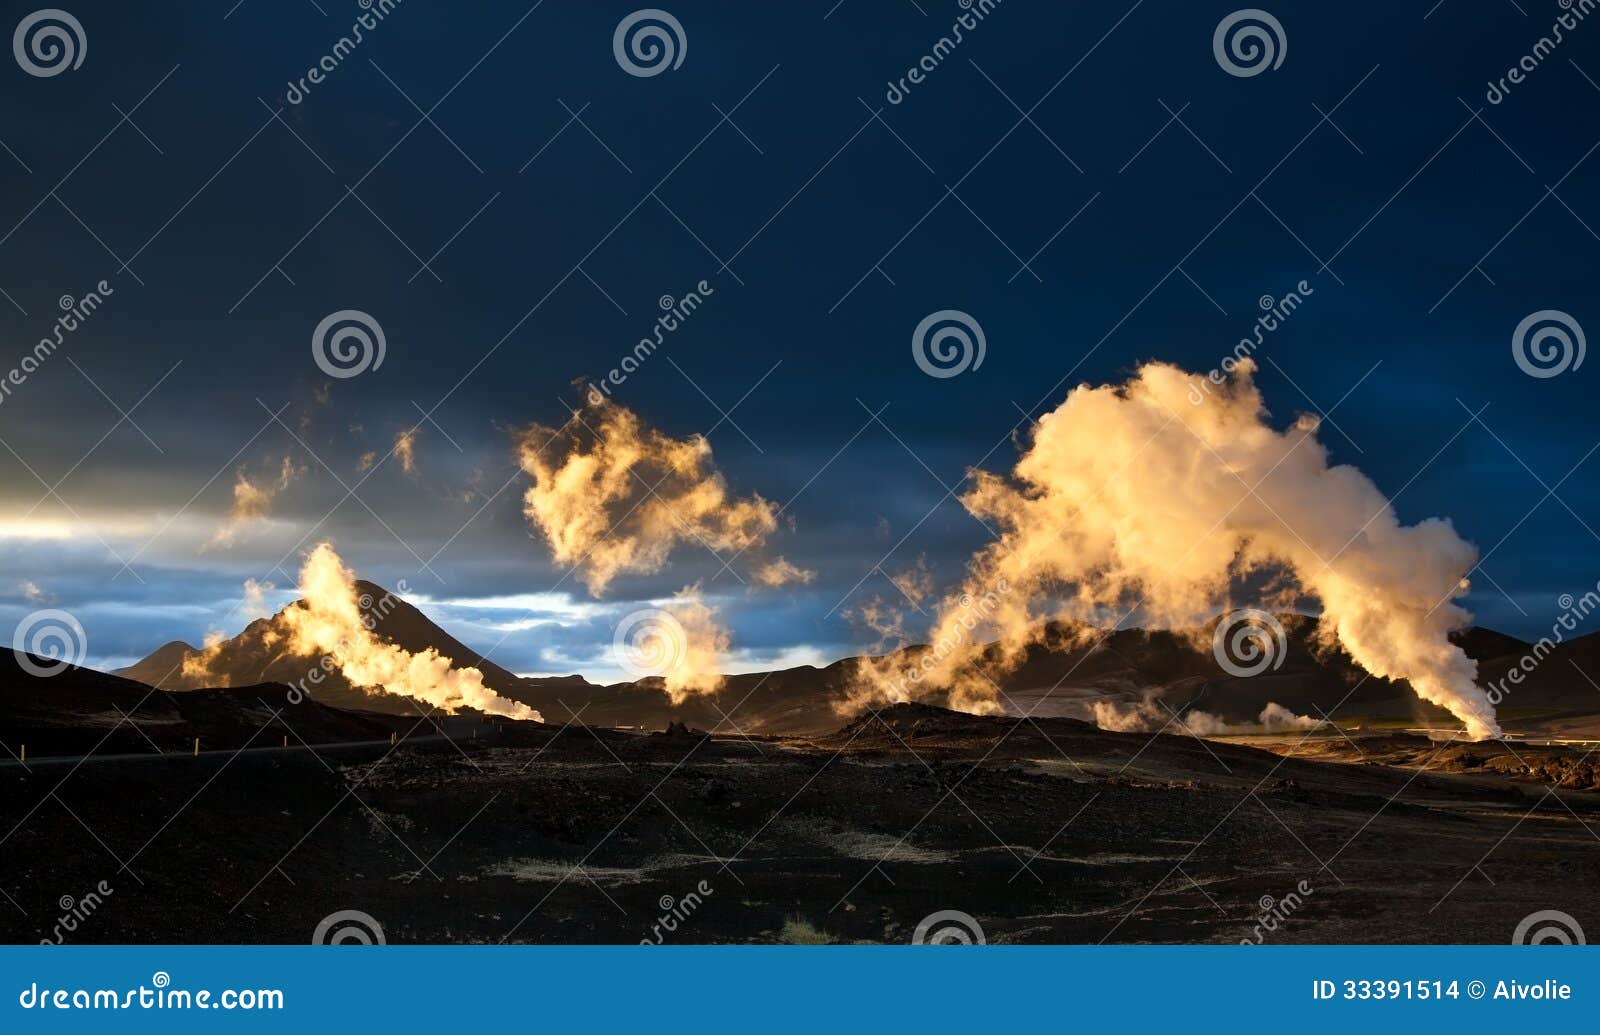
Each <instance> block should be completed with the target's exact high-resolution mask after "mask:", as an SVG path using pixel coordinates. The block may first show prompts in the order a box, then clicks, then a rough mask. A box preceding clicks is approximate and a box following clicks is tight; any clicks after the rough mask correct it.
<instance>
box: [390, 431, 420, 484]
mask: <svg viewBox="0 0 1600 1035" xmlns="http://www.w3.org/2000/svg"><path fill="white" fill-rule="evenodd" d="M394 458H395V459H396V460H398V461H400V470H402V471H404V472H405V473H406V474H416V473H417V429H416V428H407V429H406V430H404V431H400V432H397V433H396V434H395V436H394Z"/></svg>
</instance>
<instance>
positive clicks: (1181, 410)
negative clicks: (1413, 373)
mask: <svg viewBox="0 0 1600 1035" xmlns="http://www.w3.org/2000/svg"><path fill="white" fill-rule="evenodd" d="M1253 371H1254V365H1253V364H1252V363H1251V362H1250V361H1249V360H1248V359H1246V360H1243V361H1240V362H1239V363H1238V364H1237V368H1236V373H1235V376H1234V378H1233V379H1232V380H1231V381H1228V382H1224V383H1222V384H1220V385H1216V384H1215V382H1210V383H1207V379H1206V378H1205V377H1204V376H1203V375H1201V376H1192V375H1190V374H1187V373H1185V372H1184V371H1182V370H1179V369H1178V368H1176V367H1173V366H1169V365H1166V364H1161V363H1151V364H1147V365H1146V366H1144V367H1142V368H1140V370H1139V371H1138V372H1137V374H1135V376H1134V377H1133V378H1132V379H1131V380H1130V381H1128V382H1127V383H1126V384H1122V385H1108V386H1101V387H1091V386H1088V385H1083V386H1080V387H1078V388H1075V389H1073V390H1072V391H1071V392H1070V393H1069V394H1068V395H1067V398H1066V400H1065V401H1064V402H1063V403H1062V404H1061V405H1060V406H1059V407H1057V408H1056V410H1055V411H1054V412H1052V413H1049V414H1046V415H1045V416H1044V417H1043V418H1041V419H1040V421H1039V422H1038V424H1037V425H1036V426H1035V427H1034V428H1033V431H1032V438H1031V442H1029V444H1028V445H1027V447H1026V449H1025V450H1024V452H1023V454H1022V456H1021V457H1020V459H1019V460H1018V462H1017V465H1016V467H1015V469H1014V470H1013V471H1012V472H1011V473H1010V474H1009V475H995V474H991V473H988V472H984V471H977V472H974V473H973V475H972V478H973V484H972V488H971V490H970V491H969V492H968V493H967V494H966V495H965V496H964V497H963V500H962V502H963V503H964V504H965V505H966V507H967V509H968V510H970V511H971V512H972V513H973V514H974V515H976V516H978V517H979V518H981V519H983V520H984V521H986V522H988V523H989V524H991V525H993V526H994V527H995V528H996V530H997V531H998V532H999V538H998V540H997V541H995V542H993V543H991V544H990V545H989V546H987V547H986V548H984V549H983V550H981V551H979V552H978V553H977V554H976V555H974V557H973V558H972V559H971V561H970V562H969V565H968V570H967V574H966V578H965V581H964V584H963V586H962V587H961V590H960V592H959V593H957V594H954V595H952V596H951V597H948V598H946V599H945V600H944V601H943V602H942V603H941V605H940V607H939V610H938V614H937V616H936V619H935V622H934V628H933V632H932V639H933V641H934V642H935V643H936V644H937V643H945V642H953V643H960V644H963V645H965V646H966V649H961V650H952V651H949V652H947V653H945V654H944V655H942V656H941V657H939V659H938V661H937V663H936V664H935V665H934V667H933V668H932V670H931V671H929V672H927V673H925V674H924V676H923V679H922V684H923V685H929V686H933V687H938V686H944V687H947V688H949V689H950V690H951V691H952V701H953V702H955V703H956V705H957V706H958V707H970V708H974V709H983V708H990V709H992V708H993V707H994V699H995V697H996V693H997V692H996V691H995V689H994V687H993V684H992V683H990V682H989V680H988V679H987V678H984V677H983V676H981V675H979V674H977V673H975V672H973V671H972V666H971V665H970V664H969V662H970V661H971V659H972V657H973V655H974V650H973V649H972V648H973V645H975V644H976V645H981V644H982V642H983V641H984V640H993V641H995V646H994V648H993V650H992V651H991V654H992V656H993V657H995V658H996V659H997V661H998V663H999V665H1000V666H1001V667H1005V666H1007V665H1009V664H1015V663H1016V662H1017V661H1019V660H1020V659H1021V657H1022V654H1023V652H1024V650H1025V649H1026V648H1027V647H1028V646H1029V645H1030V644H1034V643H1038V642H1041V637H1042V636H1043V635H1044V628H1045V623H1046V622H1047V620H1049V619H1071V620H1077V621H1087V622H1091V623H1096V624H1109V622H1108V619H1111V620H1120V619H1121V618H1122V617H1125V616H1126V615H1128V614H1131V613H1132V612H1133V611H1134V610H1139V611H1141V612H1142V615H1143V617H1142V620H1143V621H1144V623H1145V624H1147V625H1152V626H1157V625H1172V626H1181V625H1192V624H1195V623H1198V622H1200V621H1202V620H1204V619H1206V618H1207V617H1209V616H1210V615H1211V614H1214V613H1216V611H1217V610H1218V609H1219V608H1222V607H1226V606H1229V604H1230V602H1231V601H1230V595H1231V593H1232V591H1233V589H1234V587H1235V586H1236V585H1238V584H1239V582H1240V581H1241V580H1243V579H1250V580H1251V581H1252V583H1261V582H1265V583H1266V584H1268V585H1270V586H1272V587H1273V591H1272V592H1271V593H1270V594H1269V596H1270V597H1272V598H1273V599H1271V600H1267V601H1261V602H1262V603H1265V604H1272V603H1279V604H1285V605H1287V604H1291V603H1293V602H1294V601H1296V600H1299V599H1304V598H1307V597H1309V598H1315V600H1316V602H1317V603H1318V604H1319V605H1320V608H1321V614H1322V621H1321V622H1320V628H1322V629H1324V630H1328V633H1327V635H1328V636H1329V637H1330V638H1331V639H1334V640H1336V641H1337V644H1338V645H1339V646H1341V647H1343V648H1344V649H1345V650H1346V651H1347V652H1348V653H1349V654H1350V656H1351V657H1352V658H1354V660H1355V661H1356V662H1357V663H1358V664H1360V665H1361V666H1362V667H1364V668H1365V669H1366V670H1367V671H1368V672H1370V673H1372V674H1373V675H1375V676H1380V677H1387V678H1390V679H1404V680H1406V681H1408V682H1409V683H1410V685H1411V686H1412V687H1413V688H1414V689H1415V691H1416V692H1417V694H1418V695H1419V696H1420V697H1422V698H1423V699H1424V700H1427V701H1430V702H1432V703H1434V704H1437V705H1440V706H1442V707H1444V708H1446V709H1448V710H1449V711H1450V712H1451V713H1452V714H1454V715H1455V716H1456V717H1457V718H1458V719H1459V720H1460V721H1461V722H1462V723H1463V724H1464V725H1465V726H1466V729H1467V732H1468V733H1469V734H1470V735H1471V736H1473V737H1475V738H1484V737H1491V736H1497V735H1499V732H1500V729H1499V725H1498V724H1497V723H1496V721H1495V714H1494V707H1493V705H1492V704H1491V703H1490V702H1489V699H1488V697H1487V695H1486V694H1485V693H1484V691H1483V690H1482V689H1480V688H1479V687H1478V686H1477V685H1476V684H1475V682H1474V679H1475V677H1476V674H1477V665H1476V663H1475V662H1473V661H1472V660H1471V659H1469V658H1468V657H1467V656H1466V655H1465V654H1464V653H1463V652H1462V651H1461V649H1460V648H1458V647H1456V646H1455V645H1454V644H1452V643H1451V642H1450V641H1449V639H1448V633H1449V632H1450V631H1451V630H1453V629H1456V628H1460V627H1462V626H1464V625H1466V624H1467V623H1468V621H1469V620H1470V615H1468V614H1467V613H1466V611H1464V610H1463V609H1462V608H1461V607H1459V606H1458V605H1456V604H1455V603H1454V602H1453V599H1454V598H1455V597H1457V596H1460V595H1461V594H1462V593H1464V592H1465V590H1466V581H1465V579H1464V575H1465V574H1466V572H1468V571H1469V570H1470V569H1471V568H1472V566H1473V564H1474V563H1475V561H1476V559H1477V552H1476V550H1475V549H1474V548H1473V547H1472V546H1471V545H1470V544H1468V543H1466V542H1465V541H1463V540H1462V539H1461V537H1460V536H1458V535H1457V534H1456V532H1455V530H1454V528H1452V526H1451V524H1450V522H1449V521H1448V520H1445V519H1439V518H1429V519H1427V520H1425V521H1422V522H1420V523H1419V524H1416V525H1409V526H1408V525H1402V524H1401V523H1400V520H1399V518H1398V517H1397V516H1396V514H1395V512H1394V508H1393V507H1392V506H1391V504H1390V503H1389V501H1388V500H1387V499H1386V498H1385V497H1384V495H1383V494H1382V493H1381V492H1380V491H1379V490H1378V488H1377V487H1376V486H1375V485H1374V484H1373V483H1372V481H1371V480H1370V479H1368V478H1367V477H1366V476H1365V475H1364V474H1362V473H1361V472H1360V471H1358V470H1356V469H1355V468H1354V467H1350V466H1344V465H1341V466H1335V467H1330V466H1329V464H1328V454H1327V450H1326V449H1324V448H1323V446H1322V445H1321V444H1320V443H1319V442H1318V441H1317V439H1316V437H1315V436H1316V430H1317V425H1316V421H1315V420H1314V419H1310V418H1302V419H1301V420H1300V421H1299V422H1298V423H1296V424H1295V425H1293V426H1292V427H1290V428H1288V429H1286V430H1283V431H1278V430H1275V429H1274V428H1273V427H1272V426H1270V425H1269V424H1268V422H1267V417H1268V414H1267V411H1266V409H1265V407H1264V405H1263V403H1262V399H1261V395H1260V393H1259V391H1258V390H1257V389H1256V387H1255V385H1254V383H1253V381H1252V373H1253ZM1200 384H1204V385H1205V390H1204V391H1201V390H1200V389H1198V388H1197V387H1196V385H1200ZM997 586H1009V587H1010V591H1008V592H1005V593H1003V594H996V593H995V588H996V587H997ZM963 596H964V597H965V599H966V600H967V601H971V600H974V599H995V600H996V604H995V606H994V607H993V608H992V609H990V610H989V611H988V612H987V613H986V614H983V615H982V616H981V618H980V620H979V621H977V622H973V621H972V620H971V608H970V606H967V607H963V606H962V604H961V599H962V597H963ZM863 675H864V677H865V678H866V679H867V681H868V682H869V684H870V686H871V688H872V691H873V693H875V694H876V695H877V696H880V697H890V698H894V697H896V696H899V697H900V698H901V699H903V698H904V697H905V696H907V695H912V696H914V695H915V690H914V689H910V688H908V687H907V686H906V685H905V681H904V680H899V681H898V682H896V681H895V679H894V675H895V674H894V673H888V672H881V671H876V670H874V669H873V668H872V667H871V666H868V667H866V668H864V670H863Z"/></svg>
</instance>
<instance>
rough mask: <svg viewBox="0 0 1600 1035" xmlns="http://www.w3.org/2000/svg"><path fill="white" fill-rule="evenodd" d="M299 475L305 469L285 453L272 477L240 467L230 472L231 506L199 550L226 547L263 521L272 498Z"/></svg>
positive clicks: (303, 472)
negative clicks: (231, 487)
mask: <svg viewBox="0 0 1600 1035" xmlns="http://www.w3.org/2000/svg"><path fill="white" fill-rule="evenodd" d="M303 474H305V468H304V467H301V466H298V465H296V464H295V462H294V459H293V458H292V457H288V456H285V457H284V458H283V460H282V462H281V463H280V464H279V467H278V471H277V474H276V476H267V477H262V476H257V477H255V478H252V477H250V475H248V474H246V473H245V469H244V468H243V467H241V468H239V470H238V471H236V472H234V480H233V505H232V506H231V507H230V508H229V509H228V518H227V520H226V521H224V522H223V524H222V527H221V528H219V529H217V533H216V535H214V536H212V537H211V541H210V542H208V543H207V544H206V545H205V546H204V547H203V548H202V549H210V548H211V547H213V546H227V545H229V544H231V543H232V542H233V540H234V537H235V536H237V535H238V534H239V533H240V532H241V531H242V530H244V529H245V528H247V527H248V526H250V525H253V524H256V523H257V522H260V521H265V520H266V517H267V511H268V510H269V509H270V508H271V506H272V500H273V498H274V497H276V496H277V495H278V493H280V492H282V491H283V490H284V489H287V488H288V487H289V483H290V482H292V481H294V480H295V479H296V478H298V477H300V476H301V475H303Z"/></svg>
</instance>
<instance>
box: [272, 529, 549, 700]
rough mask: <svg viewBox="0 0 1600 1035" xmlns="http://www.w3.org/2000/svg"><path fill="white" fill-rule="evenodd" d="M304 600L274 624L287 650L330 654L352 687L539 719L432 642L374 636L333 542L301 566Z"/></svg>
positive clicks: (316, 654)
mask: <svg viewBox="0 0 1600 1035" xmlns="http://www.w3.org/2000/svg"><path fill="white" fill-rule="evenodd" d="M300 596H301V599H300V600H299V601H296V602H295V603H293V604H291V605H289V606H288V607H286V608H284V610H283V611H282V612H281V613H280V615H279V616H278V621H277V624H278V625H279V626H280V627H281V628H282V631H283V633H284V635H285V641H286V646H287V649H289V650H290V651H292V652H293V653H295V654H300V655H305V656H318V655H320V656H323V657H326V658H331V659H332V660H333V661H334V662H335V663H336V664H337V665H338V669H339V672H340V673H341V674H342V675H343V676H344V677H345V679H347V680H349V681H350V683H351V685H353V686H358V687H362V688H373V689H381V690H387V691H388V692H389V693H392V694H399V695H401V696H402V697H414V698H416V699H417V700H419V701H424V702H426V703H428V704H431V705H433V706H434V707H437V708H442V709H444V710H445V711H447V712H454V711H456V710H457V709H459V708H463V707H467V708H476V709H477V710H478V711H481V712H487V713H488V714H490V715H503V716H505V717H507V718H510V719H532V720H534V721H536V722H543V721H544V720H543V717H542V716H540V715H539V713H538V712H536V711H534V710H533V709H532V708H529V707H528V706H527V705H525V704H522V703H521V702H518V701H511V700H508V699H506V698H504V697H501V696H500V695H499V694H497V693H495V692H494V691H493V690H491V689H489V688H488V687H486V686H484V685H483V673H482V672H480V671H478V670H477V669H475V668H457V667H455V663H454V662H453V661H451V660H450V659H449V658H447V657H445V656H444V655H442V654H440V653H439V652H438V651H437V650H435V649H434V648H432V647H429V648H427V649H426V650H424V651H423V652H421V653H420V654H413V653H412V652H410V651H408V650H405V649H404V648H402V647H399V646H397V645H396V644H393V643H390V642H388V641H386V640H382V639H379V638H378V636H377V635H376V634H375V633H374V632H373V628H372V626H373V624H374V623H372V622H371V620H370V619H369V618H368V617H367V616H366V615H364V614H363V613H362V607H361V602H360V600H359V598H358V596H357V592H356V580H355V575H354V574H353V573H352V572H351V571H350V569H348V568H346V567H345V566H344V562H342V561H341V560H340V559H339V555H338V554H337V553H335V552H334V551H333V547H332V546H330V545H329V544H327V543H322V544H321V545H319V546H318V547H317V548H316V549H315V550H313V551H311V555H310V556H309V557H308V558H306V563H305V566H304V567H302V568H301V569H300Z"/></svg>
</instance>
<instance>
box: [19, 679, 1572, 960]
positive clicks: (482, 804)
mask: <svg viewBox="0 0 1600 1035" xmlns="http://www.w3.org/2000/svg"><path fill="white" fill-rule="evenodd" d="M174 696H177V697H180V698H181V697H182V696H183V695H181V694H180V695H174ZM263 703H265V700H264V701H263ZM280 703H281V699H280ZM269 714H270V713H269ZM386 718H389V719H391V720H392V718H393V717H386ZM279 721H280V722H281V721H282V720H281V719H280V720H279ZM346 725H348V724H345V725H340V726H338V727H337V730H338V731H343V730H345V728H346ZM395 732H396V735H397V740H398V743H397V744H395V745H394V746H391V745H390V744H388V743H387V742H378V743H371V742H368V743H364V744H357V745H354V746H342V747H341V746H302V745H300V744H298V743H295V742H294V741H290V743H291V747H290V748H289V749H287V750H285V749H283V747H282V742H283V737H280V736H279V734H278V731H277V728H276V727H273V728H272V729H271V730H270V731H269V732H268V733H266V734H264V735H263V736H262V738H260V739H259V740H257V741H255V742H253V743H252V744H251V748H252V750H246V751H244V752H236V751H216V752H207V753H204V754H202V755H200V756H198V757H196V756H193V755H192V753H169V754H165V755H160V756H156V755H155V754H154V751H153V749H150V754H149V756H148V757H124V756H113V757H107V758H100V757H92V758H90V759H89V760H87V761H84V762H81V763H78V762H68V761H62V762H51V763H42V764H41V763H37V762H35V763H31V764H30V765H29V766H28V767H26V768H25V767H23V766H21V765H19V764H17V763H16V762H14V761H9V760H8V761H9V764H8V765H6V766H4V767H0V836H3V837H4V840H3V841H0V889H3V890H4V892H5V895H6V897H7V898H8V899H10V900H11V901H9V902H0V937H3V938H4V939H5V940H7V941H19V942H31V941H36V940H38V939H41V938H46V937H50V936H51V933H52V927H53V925H55V924H56V922H57V921H58V919H59V917H60V915H61V913H62V900H63V898H64V897H66V896H71V897H73V898H74V899H78V900H81V899H82V898H83V896H84V895H85V893H87V892H89V891H92V890H94V889H95V888H96V887H97V886H98V885H99V884H100V882H102V881H104V882H105V883H106V886H107V887H109V888H110V889H111V893H110V894H109V895H104V896H103V901H102V902H101V903H100V904H99V905H98V908H97V909H96V910H95V911H94V912H93V914H92V915H90V916H88V917H87V918H86V919H84V920H83V921H82V922H81V923H79V924H77V925H76V930H74V931H73V932H72V933H71V934H70V935H68V936H67V938H68V940H70V941H74V942H188V943H241V942H243V943H254V942H281V943H304V942H307V941H309V940H310V939H311V937H312V933H313V931H314V929H315V928H316V926H317V924H318V922H319V921H320V920H322V918H324V917H326V916H328V915H330V914H333V913H335V912H338V911H340V910H349V909H355V910H361V911H363V912H365V913H368V914H370V915H371V916H373V917H374V918H376V920H377V921H378V922H379V923H380V924H381V925H382V927H383V929H384V932H385V935H386V937H387V940H388V941H389V942H390V943H391V944H404V943H418V942H434V943H436V942H471V943H500V942H512V943H517V942H534V943H574V942H577V943H583V942H623V943H631V942H638V941H640V940H641V939H645V938H649V939H651V940H652V941H654V940H656V938H657V937H658V932H657V928H656V925H657V924H658V923H659V922H660V920H661V918H662V916H663V915H664V914H665V915H669V916H670V915H671V914H672V912H673V911H676V912H677V913H679V914H682V916H681V917H676V918H674V919H673V922H672V924H671V925H670V926H671V927H673V928H674V929H673V930H672V931H671V932H670V933H666V932H665V931H664V930H661V931H660V932H659V936H660V937H661V938H662V940H665V941H670V942H736V943H762V942H782V941H814V940H827V941H834V942H890V943H896V942H900V943H903V942H905V941H907V940H909V939H910V938H911V935H912V932H913V929H914V928H915V926H916V925H917V923H918V921H919V920H921V919H922V918H923V917H925V916H928V915H929V914H932V913H934V912H937V911H940V910H961V911H963V912H965V913H968V914H971V915H972V916H973V917H974V918H976V919H977V921H978V922H979V923H980V924H981V926H982V928H983V930H984V932H985V934H986V936H987V938H988V940H989V941H990V942H991V943H1007V942H1016V943H1044V942H1049V943H1059V942H1090V943H1094V942H1230V943H1231V942H1238V941H1240V940H1243V939H1249V940H1252V941H1255V940H1258V938H1264V939H1266V940H1271V941H1276V942H1324V943H1325V942H1432V943H1450V942H1483V943H1505V942H1507V941H1509V940H1510V938H1511V934H1512V931H1513V929H1514V927H1515V926H1516V924H1517V922H1518V920H1520V919H1521V918H1523V917H1524V916H1526V915H1528V914H1530V913H1532V912H1534V911H1536V910H1541V909H1561V910H1563V911H1566V912H1568V913H1571V914H1573V915H1574V916H1577V917H1578V918H1579V920H1580V921H1582V920H1585V919H1586V918H1587V917H1588V916H1593V915H1594V914H1593V913H1592V904H1593V903H1594V902H1595V901H1597V892H1600V834H1597V832H1600V796H1597V793H1596V789H1595V788H1596V778H1595V774H1594V771H1593V768H1592V766H1591V764H1590V763H1591V761H1592V759H1590V758H1589V756H1588V755H1587V754H1586V749H1585V748H1582V747H1534V746H1530V745H1527V744H1521V745H1518V744H1515V743H1512V744H1500V743H1490V744H1471V745H1467V744H1451V743H1432V742H1430V741H1428V740H1426V739H1424V738H1422V737H1418V736H1410V735H1407V734H1404V733H1395V732H1392V731H1390V732H1382V733H1377V732H1372V733H1362V732H1351V733H1349V734H1348V736H1347V734H1345V733H1340V732H1337V731H1323V732H1315V733H1309V734H1300V733H1297V734H1293V735H1282V736H1279V737H1277V738H1274V739H1272V740H1270V741H1263V743H1267V744H1268V745H1269V746H1270V747H1272V748H1273V750H1270V751H1269V750H1264V749H1262V748H1260V747H1255V746H1250V745H1249V744H1245V743H1236V742H1219V741H1204V740H1200V739H1197V738H1195V737H1192V736H1189V735H1187V734H1183V733H1170V732H1169V733H1164V734H1158V735H1151V734H1147V733H1113V732H1107V731H1103V730H1100V729H1097V728H1095V727H1094V726H1092V725H1089V724H1086V723H1083V722H1080V721H1077V720H1073V719H1067V718H1044V719H1036V720H1035V719H1028V720H1018V719H1012V718H985V717H975V716H969V715H961V714H956V713H951V712H946V711H942V710H940V709H936V708H931V707H927V706H919V705H900V706H894V707H890V708H887V709H885V710H883V711H881V712H877V713H867V714H863V715H862V716H861V717H859V718H858V719H856V720H854V721H853V722H850V723H848V724H846V725H844V726H843V728H841V729H839V730H837V731H836V732H833V733H829V734H825V735H817V736H809V737H746V736H743V735H741V734H739V733H737V732H734V733H728V734H719V735H717V736H708V735H703V734H700V733H698V732H696V731H693V730H685V729H682V728H674V729H673V730H671V731H670V732H654V733H648V732H642V731H617V730H610V729H601V728H590V727H586V726H583V725H580V724H576V723H569V724H566V725H559V726H558V725H541V724H535V723H500V724H495V725H487V724H486V725H482V726H477V725H472V726H465V725H462V724H460V723H457V724H455V725H454V726H453V727H451V726H445V727H439V726H436V725H435V724H434V723H432V722H431V721H430V720H428V719H426V718H423V717H422V716H420V715H419V716H417V717H416V718H415V721H411V722H406V723H404V724H401V725H400V726H399V727H398V728H397V729H396V730H395ZM330 735H335V734H330ZM336 735H340V736H342V735H344V734H343V732H339V733H337V734H336ZM284 736H287V735H286V734H285V735H284ZM263 744H264V745H266V746H267V747H268V749H267V750H254V748H258V747H261V746H262V745H263ZM1291 756H1292V757H1291ZM702 889H706V890H702ZM1302 889H1304V890H1302ZM691 893H693V896H697V898H696V897H691ZM1271 914H1276V916H1275V918H1274V919H1273V921H1272V922H1271V923H1270V924H1269V925H1268V926H1270V927H1271V928H1273V929H1272V930H1270V931H1268V930H1264V929H1263V928H1262V927H1261V926H1260V925H1261V924H1262V918H1263V916H1266V915H1271Z"/></svg>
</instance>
